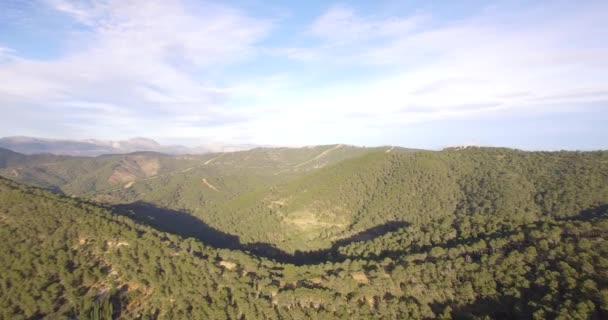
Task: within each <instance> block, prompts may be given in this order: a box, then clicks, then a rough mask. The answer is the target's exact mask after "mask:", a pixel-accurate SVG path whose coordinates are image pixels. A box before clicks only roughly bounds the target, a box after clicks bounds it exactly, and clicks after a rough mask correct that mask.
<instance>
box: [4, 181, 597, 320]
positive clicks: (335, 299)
mask: <svg viewBox="0 0 608 320" xmlns="http://www.w3.org/2000/svg"><path fill="white" fill-rule="evenodd" d="M0 213H1V214H0V241H2V242H3V243H4V245H3V246H2V247H0V257H1V259H0V266H1V268H2V270H3V272H2V273H0V288H1V289H2V290H1V292H2V295H0V312H1V313H0V315H1V317H2V318H4V319H37V318H64V317H68V318H90V319H109V318H121V319H141V318H143V319H164V318H176V319H210V318H211V319H285V318H297V319H320V318H322V319H353V318H354V319H359V318H366V319H386V318H414V319H430V318H451V317H455V318H462V319H465V318H466V319H482V318H486V317H491V318H496V319H511V318H532V317H534V318H536V319H544V318H548V319H549V318H556V317H557V316H558V315H559V316H560V317H563V318H564V319H567V318H573V319H600V318H605V317H606V316H607V315H608V285H607V284H608V260H606V257H607V256H608V242H607V241H606V240H607V237H608V211H607V210H606V208H605V207H599V208H594V209H593V210H591V211H586V212H581V213H579V214H573V215H571V216H570V217H569V218H567V219H553V218H544V219H541V221H538V222H536V223H528V224H524V225H519V226H516V225H511V227H512V228H511V229H510V230H505V231H498V232H494V233H488V234H477V235H470V236H469V237H466V238H465V237H457V238H452V239H449V237H444V238H442V237H437V236H436V234H437V230H442V232H443V234H450V227H449V226H445V225H441V224H435V225H431V226H420V225H416V224H412V225H411V226H408V227H407V228H405V229H403V230H404V231H407V232H400V231H397V232H394V233H391V234H390V235H388V236H385V237H382V238H378V239H377V241H373V242H355V243H352V244H351V245H350V246H349V247H348V250H346V251H347V252H357V255H356V256H351V257H349V258H348V259H346V260H340V259H335V258H331V257H328V258H327V260H325V261H317V262H315V263H314V264H303V265H300V266H294V265H292V264H283V263H276V262H272V261H270V260H268V259H265V258H259V257H255V256H251V255H249V254H246V253H244V252H241V251H240V250H218V249H213V248H211V247H208V246H207V245H205V244H203V243H200V242H198V241H196V240H195V239H183V238H180V237H177V236H174V235H171V234H167V233H163V232H159V231H156V230H154V229H152V228H150V227H146V226H143V225H140V224H136V223H134V222H133V221H132V220H130V219H129V218H127V217H123V216H119V215H116V214H115V213H112V212H111V211H110V210H109V208H104V207H100V206H98V205H94V204H89V203H85V202H82V201H80V200H78V199H73V198H66V197H63V196H60V195H57V194H53V193H50V192H48V191H44V190H41V189H35V188H31V187H25V186H23V185H19V184H16V183H14V182H11V181H9V180H6V179H3V178H0ZM442 228H443V229H442ZM445 228H447V229H445ZM382 246H389V247H392V248H396V250H393V251H392V252H391V254H390V256H388V255H387V256H385V257H379V256H378V257H376V256H374V255H373V254H372V253H373V252H374V251H375V250H377V249H378V248H380V247H382Z"/></svg>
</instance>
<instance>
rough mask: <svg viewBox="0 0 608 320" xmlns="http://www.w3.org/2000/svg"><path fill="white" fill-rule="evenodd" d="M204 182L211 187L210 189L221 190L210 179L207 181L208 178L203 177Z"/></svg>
mask: <svg viewBox="0 0 608 320" xmlns="http://www.w3.org/2000/svg"><path fill="white" fill-rule="evenodd" d="M203 183H204V184H205V185H206V186H207V187H209V189H212V190H215V191H220V190H218V189H217V188H216V187H215V186H214V185H212V184H211V183H209V181H207V178H203Z"/></svg>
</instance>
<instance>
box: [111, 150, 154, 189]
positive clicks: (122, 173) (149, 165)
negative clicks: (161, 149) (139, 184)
mask: <svg viewBox="0 0 608 320" xmlns="http://www.w3.org/2000/svg"><path fill="white" fill-rule="evenodd" d="M159 169H160V162H159V161H158V158H150V157H146V156H127V157H125V158H124V159H123V160H122V161H120V164H119V165H118V166H117V167H116V168H115V169H114V171H113V172H112V175H110V178H108V182H110V183H111V184H119V183H128V182H131V181H135V180H137V179H138V178H147V177H151V176H154V175H156V174H157V173H158V170H159Z"/></svg>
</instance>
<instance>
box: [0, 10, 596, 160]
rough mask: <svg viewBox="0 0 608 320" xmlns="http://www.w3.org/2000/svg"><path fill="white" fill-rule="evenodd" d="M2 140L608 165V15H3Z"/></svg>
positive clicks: (0, 13) (426, 12) (13, 12)
mask: <svg viewBox="0 0 608 320" xmlns="http://www.w3.org/2000/svg"><path fill="white" fill-rule="evenodd" d="M0 111H1V113H0V114H1V116H0V136H15V135H26V136H37V137H47V138H57V139H87V138H97V139H108V140H120V139H126V138H130V137H149V138H153V139H156V140H158V141H160V142H161V143H167V144H184V145H189V146H196V145H204V144H231V145H234V144H256V145H277V146H279V145H281V146H300V145H316V144H333V143H345V144H354V145H366V146H374V145H400V146H405V147H417V148H429V149H437V148H443V147H447V146H455V145H490V146H506V147H514V148H521V149H531V150H532V149H534V150H536V149H543V150H555V149H576V150H590V149H608V2H607V1H517V0H512V1H433V0H430V1H427V0H418V1H344V2H330V1H272V0H265V1H262V0H259V1H258V0H241V1H232V2H231V1H218V2H208V1H198V0H196V1H195V0H141V1H139V0H133V1H125V0H99V1H95V0H90V1H89V0H86V1H71V0H2V1H0Z"/></svg>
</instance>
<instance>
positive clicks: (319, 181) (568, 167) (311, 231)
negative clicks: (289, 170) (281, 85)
mask: <svg viewBox="0 0 608 320" xmlns="http://www.w3.org/2000/svg"><path fill="white" fill-rule="evenodd" d="M607 176H608V153H606V152H591V153H577V152H555V153H547V152H532V153H531V152H522V151H516V150H509V149H495V148H468V149H465V150H446V151H441V152H416V153H399V152H395V153H386V152H383V151H376V152H373V153H369V154H366V155H363V156H361V157H358V158H354V159H350V160H346V161H343V162H340V163H338V164H336V165H334V166H330V167H326V168H323V169H320V170H317V171H314V172H311V173H310V174H308V175H305V176H303V177H300V178H297V179H294V180H290V181H287V182H284V183H278V184H275V185H273V186H270V187H268V188H267V189H265V190H258V191H256V192H253V193H249V194H245V195H243V196H240V197H238V198H236V199H234V200H233V201H229V202H226V203H224V204H223V205H222V206H220V207H218V211H217V217H221V218H218V219H217V220H213V221H212V222H213V223H214V224H216V225H217V226H218V227H219V228H220V229H222V230H225V231H227V232H231V233H234V234H238V235H241V236H242V237H243V238H244V239H245V240H247V241H252V242H256V241H262V242H270V243H274V244H276V245H278V246H279V247H281V248H283V249H285V250H289V251H293V250H310V249H315V248H319V247H327V246H329V245H331V243H332V242H333V241H336V240H338V239H341V238H345V237H348V236H351V235H354V234H357V233H360V232H362V231H365V230H366V229H369V228H373V227H375V226H377V225H382V224H385V223H388V222H391V221H405V222H410V223H412V222H417V223H418V222H429V221H436V220H439V219H450V222H449V223H457V222H458V220H459V219H460V217H463V216H469V217H476V218H477V219H479V220H480V221H484V223H489V224H492V225H493V226H494V228H498V227H499V226H500V225H501V224H502V223H507V222H508V221H512V222H514V223H528V222H532V221H536V220H537V219H538V218H540V217H542V216H547V215H551V216H554V217H566V216H569V215H572V214H575V213H577V212H579V211H581V210H584V209H586V208H589V207H592V206H595V205H599V204H605V203H608V178H607ZM262 221H263V222H262ZM260 222H261V223H260Z"/></svg>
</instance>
